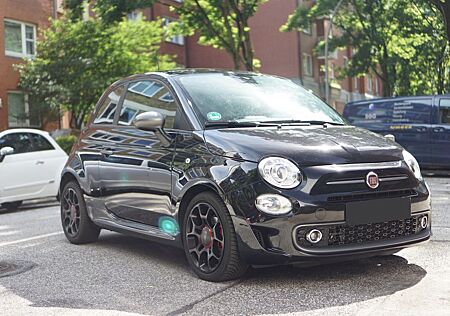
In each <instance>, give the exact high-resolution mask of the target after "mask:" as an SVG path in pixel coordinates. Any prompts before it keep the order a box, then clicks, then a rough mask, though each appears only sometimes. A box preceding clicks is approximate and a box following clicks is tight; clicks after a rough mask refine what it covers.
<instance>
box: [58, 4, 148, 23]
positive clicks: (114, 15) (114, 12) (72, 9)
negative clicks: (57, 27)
mask: <svg viewBox="0 0 450 316" xmlns="http://www.w3.org/2000/svg"><path fill="white" fill-rule="evenodd" d="M155 2H156V0H132V1H130V0H65V1H64V6H65V8H66V10H68V12H69V17H70V18H71V19H72V20H73V21H77V20H81V19H82V17H83V13H84V9H85V4H86V3H89V4H90V5H92V6H93V9H94V11H95V13H96V14H97V15H98V17H99V18H100V19H102V21H103V22H105V23H108V24H109V23H114V22H119V21H122V20H123V18H124V17H125V16H126V15H127V14H128V13H130V12H133V11H135V10H137V9H141V8H147V7H150V6H152V5H153V4H154V3H155Z"/></svg>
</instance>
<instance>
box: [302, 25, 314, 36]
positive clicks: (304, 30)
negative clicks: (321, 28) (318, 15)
mask: <svg viewBox="0 0 450 316" xmlns="http://www.w3.org/2000/svg"><path fill="white" fill-rule="evenodd" d="M302 32H303V33H305V34H308V35H312V24H309V25H308V26H307V27H305V28H303V29H302Z"/></svg>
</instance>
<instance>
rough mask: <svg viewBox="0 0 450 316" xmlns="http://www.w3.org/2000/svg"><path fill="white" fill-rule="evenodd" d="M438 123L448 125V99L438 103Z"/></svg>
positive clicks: (449, 122)
mask: <svg viewBox="0 0 450 316" xmlns="http://www.w3.org/2000/svg"><path fill="white" fill-rule="evenodd" d="M439 123H441V124H450V99H441V100H440V101H439Z"/></svg>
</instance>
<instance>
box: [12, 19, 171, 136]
mask: <svg viewBox="0 0 450 316" xmlns="http://www.w3.org/2000/svg"><path fill="white" fill-rule="evenodd" d="M161 23H162V22H161V21H160V20H158V21H153V22H144V21H122V22H119V23H114V24H113V25H110V26H106V25H105V24H104V23H101V22H100V21H96V20H89V21H78V22H69V21H67V20H65V19H62V20H58V21H54V22H53V24H52V25H51V27H50V28H49V29H47V30H46V31H45V32H44V33H43V35H42V39H41V40H40V41H39V42H38V46H37V52H38V55H37V56H36V58H35V59H33V60H28V61H27V62H26V63H24V64H21V65H17V68H18V69H19V71H20V86H21V88H22V89H23V90H25V91H27V92H28V94H29V98H30V103H32V104H31V105H32V106H33V107H42V108H45V107H50V108H52V109H58V108H59V107H62V108H63V109H65V110H68V111H70V112H71V114H72V122H71V126H74V127H76V128H80V127H81V126H82V124H83V122H84V121H85V119H86V118H87V115H88V114H89V113H90V111H91V110H92V108H93V106H94V105H95V103H96V102H97V100H98V98H99V97H100V95H101V94H102V92H103V91H104V89H105V88H106V87H107V86H108V85H109V84H111V83H112V82H114V81H116V80H117V79H119V78H121V77H124V76H128V75H130V74H134V73H140V72H147V71H153V70H164V69H168V68H172V67H174V66H175V64H174V63H173V62H172V61H171V57H170V56H167V55H161V54H160V53H159V48H160V44H161V41H162V39H163V36H164V34H163V33H164V31H163V29H162V27H161Z"/></svg>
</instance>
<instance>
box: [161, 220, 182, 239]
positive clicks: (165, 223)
mask: <svg viewBox="0 0 450 316" xmlns="http://www.w3.org/2000/svg"><path fill="white" fill-rule="evenodd" d="M159 229H160V230H161V231H162V232H164V233H166V234H169V235H172V236H176V235H178V233H179V232H180V230H179V229H178V224H177V222H176V221H175V220H174V219H173V218H171V217H168V216H163V217H161V218H160V219H159Z"/></svg>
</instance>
